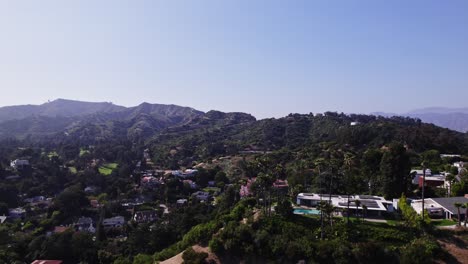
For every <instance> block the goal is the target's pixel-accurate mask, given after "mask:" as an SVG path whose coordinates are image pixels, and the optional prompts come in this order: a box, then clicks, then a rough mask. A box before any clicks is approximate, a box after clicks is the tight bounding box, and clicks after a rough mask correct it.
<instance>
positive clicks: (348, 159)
mask: <svg viewBox="0 0 468 264" xmlns="http://www.w3.org/2000/svg"><path fill="white" fill-rule="evenodd" d="M353 163H354V156H353V154H351V153H345V155H344V165H345V171H346V176H347V178H348V182H347V184H346V185H347V186H346V190H347V193H348V208H347V218H348V222H347V224H348V225H349V188H350V182H349V177H350V176H351V175H350V174H351V167H352V165H353Z"/></svg>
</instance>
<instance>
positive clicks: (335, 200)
mask: <svg viewBox="0 0 468 264" xmlns="http://www.w3.org/2000/svg"><path fill="white" fill-rule="evenodd" d="M321 201H322V202H327V203H331V204H332V205H333V207H335V208H338V209H347V208H348V203H349V209H350V210H351V211H356V203H355V201H359V204H358V207H357V211H358V212H359V211H363V210H365V211H366V214H367V215H371V216H372V215H378V216H380V215H381V213H382V212H392V211H393V210H394V208H393V203H392V201H387V200H385V198H383V197H380V196H374V195H349V196H347V195H336V194H332V195H329V194H316V193H300V194H298V195H297V201H296V203H297V204H298V205H300V206H304V207H317V206H318V205H319V203H320V202H321Z"/></svg>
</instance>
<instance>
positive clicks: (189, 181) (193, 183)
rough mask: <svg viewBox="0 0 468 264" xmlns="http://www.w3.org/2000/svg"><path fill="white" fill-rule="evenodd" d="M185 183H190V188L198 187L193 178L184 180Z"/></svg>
mask: <svg viewBox="0 0 468 264" xmlns="http://www.w3.org/2000/svg"><path fill="white" fill-rule="evenodd" d="M183 183H184V184H185V183H186V184H188V185H189V186H190V189H197V188H198V186H197V184H196V183H195V182H194V181H192V180H183Z"/></svg>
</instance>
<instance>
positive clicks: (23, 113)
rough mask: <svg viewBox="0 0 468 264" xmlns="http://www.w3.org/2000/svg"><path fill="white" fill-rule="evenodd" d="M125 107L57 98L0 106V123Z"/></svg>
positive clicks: (116, 109)
mask: <svg viewBox="0 0 468 264" xmlns="http://www.w3.org/2000/svg"><path fill="white" fill-rule="evenodd" d="M123 109H125V108H124V107H123V106H117V105H114V104H112V103H106V102H104V103H91V102H81V101H73V100H65V99H57V100H54V101H52V102H48V103H44V104H41V105H19V106H5V107H0V123H1V122H4V121H10V120H20V119H24V118H29V117H33V116H44V117H76V116H84V115H89V114H94V113H109V112H116V111H120V110H123Z"/></svg>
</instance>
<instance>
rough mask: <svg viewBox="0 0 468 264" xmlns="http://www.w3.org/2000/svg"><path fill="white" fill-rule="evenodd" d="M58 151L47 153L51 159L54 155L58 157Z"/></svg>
mask: <svg viewBox="0 0 468 264" xmlns="http://www.w3.org/2000/svg"><path fill="white" fill-rule="evenodd" d="M58 156H59V155H58V153H57V152H56V151H51V152H49V154H47V157H49V159H51V158H52V157H58Z"/></svg>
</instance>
